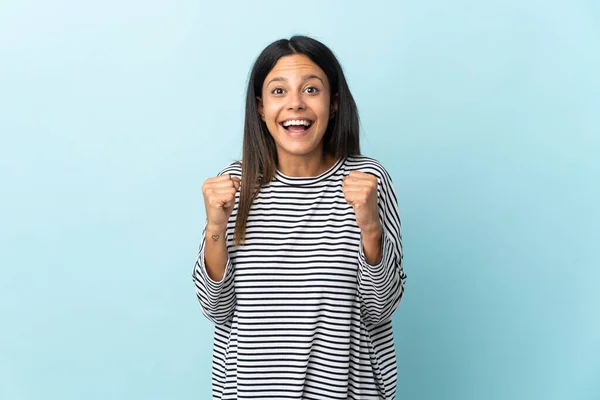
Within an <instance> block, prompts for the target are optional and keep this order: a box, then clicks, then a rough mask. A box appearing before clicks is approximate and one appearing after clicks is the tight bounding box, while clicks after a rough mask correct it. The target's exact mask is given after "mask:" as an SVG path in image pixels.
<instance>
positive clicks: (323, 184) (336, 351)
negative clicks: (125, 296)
mask: <svg viewBox="0 0 600 400" xmlns="http://www.w3.org/2000/svg"><path fill="white" fill-rule="evenodd" d="M352 170H359V171H363V172H367V173H371V174H374V175H376V176H377V177H378V201H379V215H380V218H381V220H382V225H383V228H384V232H383V233H384V234H383V237H382V245H383V257H382V260H381V262H380V263H378V264H377V265H369V264H368V263H367V262H366V259H365V256H364V253H363V251H362V245H361V236H360V229H359V228H358V226H357V224H356V220H355V217H354V211H353V209H352V207H351V206H350V205H348V204H347V203H346V201H345V199H344V195H343V192H342V182H343V179H344V177H345V176H346V175H347V174H348V173H349V172H350V171H352ZM226 173H229V174H231V175H233V176H241V168H240V167H239V166H238V165H236V164H231V165H229V166H228V167H226V168H225V169H223V170H222V171H221V172H220V173H219V175H222V174H226ZM237 196H239V193H238V195H237ZM238 201H239V197H236V204H235V207H234V210H233V213H232V215H231V217H230V219H229V223H228V227H227V238H226V239H227V243H228V253H229V259H228V262H227V268H226V272H225V276H224V278H223V280H222V281H221V282H214V281H212V280H211V279H210V278H209V277H208V275H207V274H206V270H205V268H204V244H205V240H206V238H205V237H204V238H203V239H202V243H201V246H200V252H199V255H198V259H197V262H196V264H195V267H194V271H193V279H194V282H195V285H196V293H197V295H198V299H199V301H200V305H201V308H202V312H203V313H204V315H205V316H206V317H207V318H209V319H210V320H211V321H213V322H214V323H215V337H214V355H213V399H386V400H388V399H394V398H395V393H396V357H395V351H394V340H393V336H392V327H391V321H390V318H391V315H392V313H393V312H394V310H395V309H396V307H397V306H398V303H399V302H400V299H401V298H402V295H403V291H404V283H405V281H406V275H405V273H404V271H403V268H402V240H401V232H400V218H399V214H398V206H397V199H396V195H395V191H394V187H393V184H392V180H391V178H390V176H389V174H388V173H387V171H386V170H385V169H384V167H383V166H382V165H381V164H380V163H379V162H377V161H376V160H374V159H372V158H369V157H366V156H352V157H348V158H346V159H340V160H338V161H337V163H336V164H335V165H333V166H332V167H331V168H330V169H329V170H328V171H326V172H324V173H323V174H321V175H319V176H317V177H310V178H296V177H288V176H284V175H283V174H281V173H280V172H277V175H276V178H275V180H274V181H272V182H270V183H268V184H267V185H265V186H263V188H261V191H260V192H259V194H258V197H257V198H256V200H255V201H254V203H253V205H252V209H251V211H250V215H249V217H248V225H247V230H246V243H245V244H244V245H243V246H240V247H238V248H235V247H233V231H234V226H235V217H236V215H237V204H238Z"/></svg>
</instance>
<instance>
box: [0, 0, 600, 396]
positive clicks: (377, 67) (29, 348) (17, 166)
mask: <svg viewBox="0 0 600 400" xmlns="http://www.w3.org/2000/svg"><path fill="white" fill-rule="evenodd" d="M294 33H303V34H309V35H312V36H314V37H315V38H317V39H320V40H322V41H324V42H325V43H326V44H327V45H329V46H330V47H331V48H332V49H333V50H334V52H335V53H336V55H337V56H338V57H339V59H340V61H341V63H342V65H343V66H344V68H345V71H346V74H347V79H348V81H349V84H350V87H351V90H352V91H353V94H354V95H355V97H356V99H357V102H358V106H359V110H360V112H361V119H362V150H363V153H364V154H366V155H369V156H372V157H374V158H376V159H378V160H379V161H381V162H382V163H383V164H384V166H385V167H386V168H387V169H388V170H389V172H390V173H391V175H392V177H393V180H394V184H395V186H396V189H397V192H398V196H399V206H400V211H401V214H402V220H403V233H404V246H405V262H406V272H407V274H408V281H407V287H406V296H405V299H404V300H403V303H402V304H401V306H400V308H399V309H398V311H397V313H396V314H395V316H394V327H395V336H396V347H397V350H398V363H399V385H398V386H399V387H398V390H399V396H398V398H399V399H418V400H438V399H452V400H453V399H460V400H465V399H473V400H475V399H490V400H493V399H510V400H513V399H545V400H552V399H569V400H574V399H580V400H592V399H595V400H598V399H600V311H598V309H599V308H600V292H599V289H598V287H599V284H600V257H599V256H598V252H599V249H600V246H599V244H598V242H599V239H600V235H599V234H598V226H599V225H600V218H599V216H600V212H599V211H598V205H599V204H600V189H599V186H600V183H599V182H600V138H599V135H600V128H599V126H600V111H599V110H600V77H599V71H600V2H598V1H596V0H589V1H582V0H570V1H568V0H563V1H558V0H550V1H541V0H532V1H528V2H523V1H521V0H488V1H474V0H473V1H469V0H456V1H452V2H448V1H443V0H419V1H409V0H404V1H400V2H396V1H388V2H381V1H369V2H362V1H361V2H349V1H322V0H319V1H315V0H312V1H310V0H308V1H303V2H297V3H293V2H282V1H257V2H242V1H239V2H237V3H236V2H216V1H213V2H207V1H188V0H174V1H162V2H158V1H141V0H129V1H117V0H107V1H103V2H91V1H74V0H62V1H61V0H54V1H42V0H29V1H27V0H19V1H17V0H8V1H7V0H4V1H2V3H1V5H0V133H1V142H0V143H1V144H0V182H1V186H0V187H1V190H2V194H1V197H0V198H1V208H0V243H1V248H0V316H1V321H2V322H1V324H2V325H1V329H0V398H1V399H7V400H20V399H27V400H30V399H61V400H71V399H73V400H80V399H86V400H95V399H128V400H130V399H145V400H147V399H206V398H208V397H209V395H210V379H211V377H210V369H211V349H212V326H211V324H210V323H209V322H208V320H206V319H205V318H204V317H203V316H202V315H201V312H200V308H199V305H198V304H197V301H196V298H195V294H194V289H193V284H192V281H191V271H192V267H193V264H194V261H195V257H196V253H197V250H198V245H199V243H200V239H201V233H202V229H203V224H204V218H205V215H204V205H203V202H202V193H201V186H202V183H203V181H204V180H205V179H206V178H208V177H211V176H214V175H216V174H217V173H218V171H219V170H220V169H221V168H222V167H224V166H225V165H226V164H228V163H229V162H231V161H233V160H234V159H237V158H239V157H241V143H242V122H243V120H242V119H243V107H244V91H245V85H246V79H247V76H248V73H249V70H250V68H251V65H252V62H253V61H254V59H255V57H256V56H257V55H258V53H259V52H260V51H261V50H262V48H263V47H264V46H266V45H267V44H268V43H270V42H271V41H273V40H275V39H278V38H281V37H289V36H290V35H292V34H294Z"/></svg>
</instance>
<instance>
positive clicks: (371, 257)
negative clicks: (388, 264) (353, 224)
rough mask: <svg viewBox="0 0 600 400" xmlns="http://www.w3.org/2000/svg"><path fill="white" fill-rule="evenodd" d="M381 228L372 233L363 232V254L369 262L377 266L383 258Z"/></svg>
mask: <svg viewBox="0 0 600 400" xmlns="http://www.w3.org/2000/svg"><path fill="white" fill-rule="evenodd" d="M382 234H383V233H382V229H381V227H379V228H376V229H374V230H372V231H367V232H361V239H362V246H363V252H364V254H365V258H366V260H367V262H368V263H369V264H371V265H377V264H379V262H381V257H382V248H381V247H382V243H381V236H382Z"/></svg>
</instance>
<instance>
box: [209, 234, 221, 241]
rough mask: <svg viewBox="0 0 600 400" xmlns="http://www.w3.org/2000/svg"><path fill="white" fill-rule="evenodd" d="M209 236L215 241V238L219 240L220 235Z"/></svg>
mask: <svg viewBox="0 0 600 400" xmlns="http://www.w3.org/2000/svg"><path fill="white" fill-rule="evenodd" d="M211 237H212V240H213V242H216V241H217V240H219V237H220V236H219V235H212V236H211Z"/></svg>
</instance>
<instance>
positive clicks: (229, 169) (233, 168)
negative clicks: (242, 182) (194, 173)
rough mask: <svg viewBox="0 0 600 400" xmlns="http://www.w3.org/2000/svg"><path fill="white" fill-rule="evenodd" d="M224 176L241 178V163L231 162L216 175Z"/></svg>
mask: <svg viewBox="0 0 600 400" xmlns="http://www.w3.org/2000/svg"><path fill="white" fill-rule="evenodd" d="M225 174H229V175H231V176H237V177H241V176H242V163H241V161H232V162H231V163H229V164H228V165H226V166H225V167H224V168H223V169H221V171H220V172H219V173H218V175H217V176H221V175H225Z"/></svg>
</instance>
